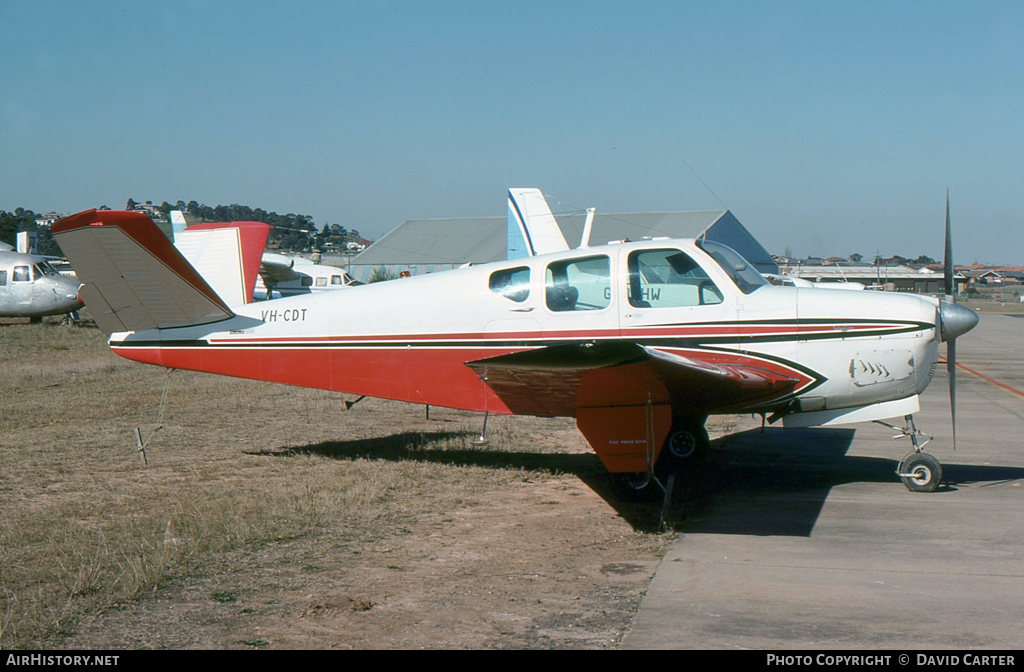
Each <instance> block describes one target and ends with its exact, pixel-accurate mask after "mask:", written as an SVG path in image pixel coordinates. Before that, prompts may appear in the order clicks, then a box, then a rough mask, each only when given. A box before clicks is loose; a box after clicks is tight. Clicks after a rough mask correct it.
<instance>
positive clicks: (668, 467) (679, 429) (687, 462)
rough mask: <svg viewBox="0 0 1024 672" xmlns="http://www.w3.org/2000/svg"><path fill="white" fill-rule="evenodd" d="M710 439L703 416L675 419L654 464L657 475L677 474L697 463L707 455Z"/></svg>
mask: <svg viewBox="0 0 1024 672" xmlns="http://www.w3.org/2000/svg"><path fill="white" fill-rule="evenodd" d="M710 447H711V440H710V439H709V438H708V431H707V430H706V429H704V418H687V419H685V420H680V421H677V422H676V423H675V424H674V425H673V426H672V429H671V430H669V433H668V436H667V437H665V445H663V446H662V447H661V453H659V454H658V463H657V465H656V467H657V472H658V474H659V476H665V477H667V476H668V475H669V474H678V473H681V472H683V471H686V470H689V469H691V468H692V467H694V466H696V465H699V464H700V463H701V462H703V461H704V458H705V457H707V453H708V449H709V448H710Z"/></svg>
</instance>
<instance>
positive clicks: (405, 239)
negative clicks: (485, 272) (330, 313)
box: [352, 217, 508, 265]
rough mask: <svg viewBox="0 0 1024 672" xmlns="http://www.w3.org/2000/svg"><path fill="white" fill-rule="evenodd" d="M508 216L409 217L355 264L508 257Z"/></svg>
mask: <svg viewBox="0 0 1024 672" xmlns="http://www.w3.org/2000/svg"><path fill="white" fill-rule="evenodd" d="M507 228H508V218H507V217H462V218H455V219H407V220H405V221H404V222H402V223H401V224H399V225H398V226H397V227H395V228H394V229H392V230H391V231H390V232H389V233H388V234H387V235H385V236H384V237H382V238H381V239H380V240H378V241H377V242H375V243H374V244H373V245H371V246H370V247H368V248H366V249H365V250H363V251H362V252H360V253H359V254H358V255H356V256H355V257H354V258H353V259H352V263H353V264H360V265H378V264H383V265H390V264H456V265H461V264H465V263H469V262H472V263H478V264H479V263H486V262H490V261H501V260H502V259H504V258H505V250H506V245H507V243H506V231H507Z"/></svg>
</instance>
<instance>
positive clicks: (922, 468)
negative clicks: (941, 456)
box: [898, 453, 942, 492]
mask: <svg viewBox="0 0 1024 672" xmlns="http://www.w3.org/2000/svg"><path fill="white" fill-rule="evenodd" d="M898 474H899V477H900V478H901V479H902V480H903V484H904V485H905V486H907V490H910V491H911V492H935V490H936V489H937V488H938V487H939V483H941V482H942V465H941V464H940V463H939V461H938V460H937V459H935V457H933V456H932V455H929V454H928V453H908V454H907V456H906V457H904V458H903V461H902V462H901V463H900V467H899V472H898Z"/></svg>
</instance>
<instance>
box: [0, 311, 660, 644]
mask: <svg viewBox="0 0 1024 672" xmlns="http://www.w3.org/2000/svg"><path fill="white" fill-rule="evenodd" d="M0 370H2V371H3V375H2V376H0V648H21V647H32V648H36V647H44V646H67V645H69V644H70V645H72V646H73V645H74V642H75V641H76V640H75V639H74V638H75V636H76V632H78V630H79V628H80V625H81V624H82V622H83V620H88V619H95V618H98V617H100V616H104V617H106V616H105V615H107V614H110V613H114V612H116V611H117V610H118V609H123V608H125V605H131V604H135V603H137V602H138V601H139V600H145V599H149V597H150V596H154V595H156V594H158V593H159V592H160V591H162V590H163V591H166V590H168V589H171V588H174V587H175V586H177V587H178V588H180V587H181V586H183V585H185V583H187V582H188V581H190V580H193V579H197V578H203V577H216V576H225V575H230V574H232V573H237V572H242V571H246V567H248V566H250V565H253V564H254V562H255V561H254V560H253V558H254V557H255V556H254V555H253V554H257V553H260V552H262V551H265V550H266V549H268V548H283V547H284V546H282V545H287V544H289V543H292V542H296V541H298V542H303V543H306V542H308V541H309V540H315V539H329V540H330V545H331V550H330V557H331V562H337V563H341V564H344V563H345V562H346V558H348V559H350V560H351V559H353V558H358V557H359V556H360V554H362V553H364V552H365V550H366V548H367V547H368V545H372V544H374V543H377V542H381V541H382V540H384V541H386V540H387V539H394V538H400V537H402V536H403V535H407V534H410V533H411V530H413V529H417V530H418V529H420V528H426V527H428V528H429V529H428V530H427V532H429V533H430V534H436V533H437V530H441V531H444V530H447V529H451V526H452V525H454V522H453V521H454V520H455V512H457V511H460V510H466V509H467V507H469V508H472V507H474V506H477V505H478V504H480V502H481V501H482V498H483V497H484V496H485V495H487V494H488V493H492V492H494V491H498V490H501V489H505V490H507V491H509V492H512V491H511V490H509V489H510V488H515V487H517V486H518V485H521V484H523V483H530V482H540V481H545V480H548V481H550V479H552V478H555V479H556V480H557V479H558V478H559V477H560V476H559V475H560V474H564V473H565V472H566V471H568V470H572V471H575V472H576V473H583V472H589V471H591V470H593V471H595V472H596V471H600V466H599V464H598V463H597V461H596V458H594V457H593V456H592V455H590V454H587V453H586V451H585V447H584V448H581V447H580V444H579V443H578V439H573V438H572V437H573V436H575V435H574V432H575V430H573V429H572V425H571V422H569V421H565V422H562V421H533V420H532V419H520V418H517V419H515V420H514V421H513V420H510V419H508V418H492V419H491V421H490V422H489V425H488V438H489V440H490V443H489V445H488V446H486V447H480V446H476V445H474V443H473V442H472V439H474V438H475V437H476V436H477V435H478V434H479V431H480V429H479V428H480V424H479V423H480V421H481V417H480V416H479V415H475V414H469V413H460V412H455V411H449V410H444V409H431V419H430V421H429V422H428V421H427V420H426V419H423V420H419V419H418V418H420V416H422V415H423V409H422V407H410V406H408V405H401V404H395V403H393V402H386V401H380V400H366V401H364V402H362V403H360V404H359V405H357V406H356V407H355V408H354V409H353V410H352V411H345V410H343V406H342V403H341V399H340V397H339V395H337V394H329V393H325V392H322V391H316V390H304V389H298V388H290V387H285V386H279V385H271V384H264V383H256V382H251V381H240V380H233V379H227V378H221V377H216V376H209V375H204V374H195V373H189V372H174V373H171V374H168V373H166V372H164V371H163V370H162V369H159V368H156V367H146V366H143V365H138V364H134V363H132V362H127V361H124V360H121V359H119V358H117V357H116V356H115V355H113V354H112V353H111V352H110V351H109V350H108V349H107V348H106V346H105V344H104V338H103V336H102V334H100V333H99V332H97V331H96V330H95V329H94V328H78V329H71V328H62V327H59V326H58V325H57V324H55V323H54V322H46V323H44V324H42V325H27V324H13V323H7V324H0ZM165 384H166V385H167V405H166V407H165V409H164V413H163V427H162V429H160V431H158V432H156V433H155V434H154V429H155V425H156V419H157V416H158V412H159V407H160V399H161V396H162V392H163V390H164V386H165ZM399 422H401V423H402V425H401V429H399V428H398V427H397V426H395V424H394V423H399ZM552 423H554V424H552ZM135 427H139V428H140V430H141V433H142V435H143V437H145V438H147V439H149V440H150V443H149V445H148V447H147V449H146V452H145V457H146V460H147V462H148V464H143V462H142V460H141V459H140V455H139V453H138V451H137V450H136V446H135V442H134V439H133V434H132V430H133V428H135ZM538 437H540V440H538ZM565 437H570V438H569V439H565ZM574 440H575V441H577V443H574V444H573V445H572V446H571V448H570V447H569V446H568V445H567V443H568V442H572V441H574ZM559 487H562V488H563V489H564V488H565V486H559ZM427 522H429V525H427V524H426V523H427ZM624 529H625V531H623V529H620V527H616V528H614V530H615V531H614V532H609V533H607V535H608V536H609V539H612V540H611V541H609V539H598V540H597V541H595V540H593V539H588V540H587V543H604V544H606V545H611V546H613V547H615V548H621V549H625V550H623V551H622V552H624V553H627V554H633V557H642V558H648V559H650V558H654V557H656V554H657V552H658V551H659V549H660V548H661V547H662V545H663V543H664V540H663V539H661V538H659V537H657V536H656V535H651V534H645V533H643V532H638V531H635V530H633V529H631V528H629V527H628V526H625V528H624ZM232 599H233V598H232Z"/></svg>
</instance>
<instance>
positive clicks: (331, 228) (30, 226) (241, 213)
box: [0, 198, 359, 256]
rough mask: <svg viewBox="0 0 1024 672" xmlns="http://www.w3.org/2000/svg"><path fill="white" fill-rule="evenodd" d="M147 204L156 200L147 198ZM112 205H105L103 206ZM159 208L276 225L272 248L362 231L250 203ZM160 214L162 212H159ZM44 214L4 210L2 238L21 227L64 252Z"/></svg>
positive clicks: (48, 249) (312, 244)
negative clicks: (42, 220) (42, 218)
mask: <svg viewBox="0 0 1024 672" xmlns="http://www.w3.org/2000/svg"><path fill="white" fill-rule="evenodd" d="M139 205H141V204H140V203H138V202H137V201H135V200H134V199H131V198H129V199H128V202H127V204H126V206H125V208H126V209H127V210H134V209H136V207H138V206H139ZM145 205H147V206H152V205H153V204H152V202H150V201H147V202H146V203H145ZM106 209H108V208H106V207H105V206H104V207H101V208H100V210H106ZM155 210H156V211H158V212H159V213H161V214H162V215H163V218H164V219H166V220H169V219H170V213H171V210H181V211H182V212H187V213H188V214H190V215H192V216H193V217H195V219H196V220H197V221H199V222H263V223H265V224H269V225H270V226H271V227H273V228H272V229H271V230H270V238H269V240H268V241H267V247H268V248H274V249H280V250H287V251H298V252H303V251H310V250H317V249H318V250H323V249H324V248H325V246H326V244H327V243H328V242H332V243H334V244H335V245H341V246H344V244H345V243H347V242H349V241H353V240H359V232H358V231H356V230H354V229H353V230H351V231H350V230H348V229H346V228H345V227H344V226H341V225H340V224H324V225H323V226H322V227H320V228H319V229H318V228H317V226H316V224H315V223H314V222H313V218H312V217H310V216H309V215H296V214H292V213H289V214H286V215H279V214H277V213H276V212H267V211H266V210H263V209H262V208H251V207H249V206H247V205H238V204H231V205H217V206H214V207H210V206H208V205H204V204H200V203H197V202H196V201H189V202H188V203H186V202H185V201H181V200H179V201H178V202H177V203H175V204H173V205H172V204H171V203H168V202H167V201H164V202H163V203H162V204H160V205H159V206H155ZM157 217H159V215H157ZM39 218H40V215H39V214H37V213H35V212H33V211H32V210H26V209H25V208H15V209H14V211H13V212H7V211H6V210H0V241H2V242H5V243H7V244H9V245H12V246H13V245H15V239H16V236H17V234H18V232H19V231H35V232H36V251H37V252H38V253H39V254H45V255H54V256H62V254H63V253H62V252H61V251H60V247H59V246H58V245H57V243H56V241H55V240H54V239H53V236H52V235H51V234H50V229H49V228H48V227H45V226H39V225H38V224H37V223H36V220H37V219H39Z"/></svg>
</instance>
